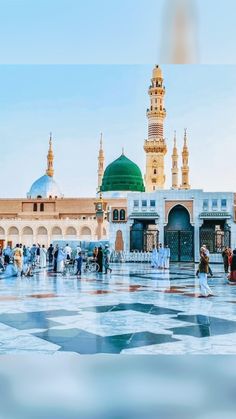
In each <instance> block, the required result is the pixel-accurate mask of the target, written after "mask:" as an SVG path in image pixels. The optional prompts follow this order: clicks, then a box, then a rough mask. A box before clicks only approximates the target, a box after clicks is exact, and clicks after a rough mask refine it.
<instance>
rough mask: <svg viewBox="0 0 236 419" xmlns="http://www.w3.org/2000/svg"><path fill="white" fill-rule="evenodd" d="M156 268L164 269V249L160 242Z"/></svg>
mask: <svg viewBox="0 0 236 419" xmlns="http://www.w3.org/2000/svg"><path fill="white" fill-rule="evenodd" d="M158 269H164V249H163V247H162V244H161V243H160V244H159V251H158Z"/></svg>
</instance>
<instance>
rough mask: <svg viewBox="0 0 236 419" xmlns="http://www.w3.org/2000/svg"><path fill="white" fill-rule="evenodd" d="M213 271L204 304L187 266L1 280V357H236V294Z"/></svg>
mask: <svg viewBox="0 0 236 419" xmlns="http://www.w3.org/2000/svg"><path fill="white" fill-rule="evenodd" d="M213 268H214V278H213V279H209V284H210V286H211V288H212V289H213V292H214V294H215V296H214V297H211V298H198V297H199V286H198V279H197V278H196V276H195V266H194V265H192V264H181V265H178V264H172V265H171V269H170V272H168V273H167V272H161V271H157V270H153V269H151V267H150V265H147V264H135V263H132V264H120V265H118V264H115V265H113V272H112V275H111V276H110V275H108V276H106V275H98V274H86V275H84V276H82V278H81V279H79V280H77V279H76V278H75V277H69V276H68V277H65V278H64V277H62V276H61V275H60V274H54V273H53V272H52V271H51V270H50V269H46V270H43V271H37V272H35V275H34V277H32V278H30V279H26V278H22V279H21V278H6V279H2V280H1V281H0V302H1V305H0V354H10V353H22V354H25V353H44V354H45V353H46V354H48V355H53V354H55V353H57V352H63V351H64V352H73V353H75V354H102V353H109V354H117V353H121V354H129V353H130V354H236V305H235V303H236V287H234V286H230V285H229V284H228V283H227V281H226V278H225V275H224V272H223V268H222V266H220V265H215V266H213Z"/></svg>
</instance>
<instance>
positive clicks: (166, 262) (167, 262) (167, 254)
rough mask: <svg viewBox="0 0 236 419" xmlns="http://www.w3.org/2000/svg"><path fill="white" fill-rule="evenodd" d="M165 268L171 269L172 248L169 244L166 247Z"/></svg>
mask: <svg viewBox="0 0 236 419" xmlns="http://www.w3.org/2000/svg"><path fill="white" fill-rule="evenodd" d="M164 269H170V248H169V246H168V244H166V245H165V248H164Z"/></svg>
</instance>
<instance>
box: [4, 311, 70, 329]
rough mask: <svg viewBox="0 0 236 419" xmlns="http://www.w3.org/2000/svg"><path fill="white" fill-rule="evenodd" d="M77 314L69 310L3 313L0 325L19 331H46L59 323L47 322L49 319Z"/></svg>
mask: <svg viewBox="0 0 236 419" xmlns="http://www.w3.org/2000/svg"><path fill="white" fill-rule="evenodd" d="M75 314H78V312H77V311H69V310H49V311H46V310H45V311H33V312H28V313H4V314H0V323H4V324H6V325H8V326H11V327H14V328H15V329H19V330H27V329H48V328H49V327H53V326H59V325H60V323H58V322H55V321H53V320H49V319H50V318H51V317H60V316H72V315H75Z"/></svg>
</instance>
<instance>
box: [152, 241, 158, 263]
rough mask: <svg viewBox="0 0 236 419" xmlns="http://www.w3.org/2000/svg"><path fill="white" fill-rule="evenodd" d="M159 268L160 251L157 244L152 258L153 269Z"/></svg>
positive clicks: (153, 247) (153, 248)
mask: <svg viewBox="0 0 236 419" xmlns="http://www.w3.org/2000/svg"><path fill="white" fill-rule="evenodd" d="M157 266H158V251H157V248H156V246H155V244H154V245H153V246H152V257H151V267H152V268H157Z"/></svg>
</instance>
